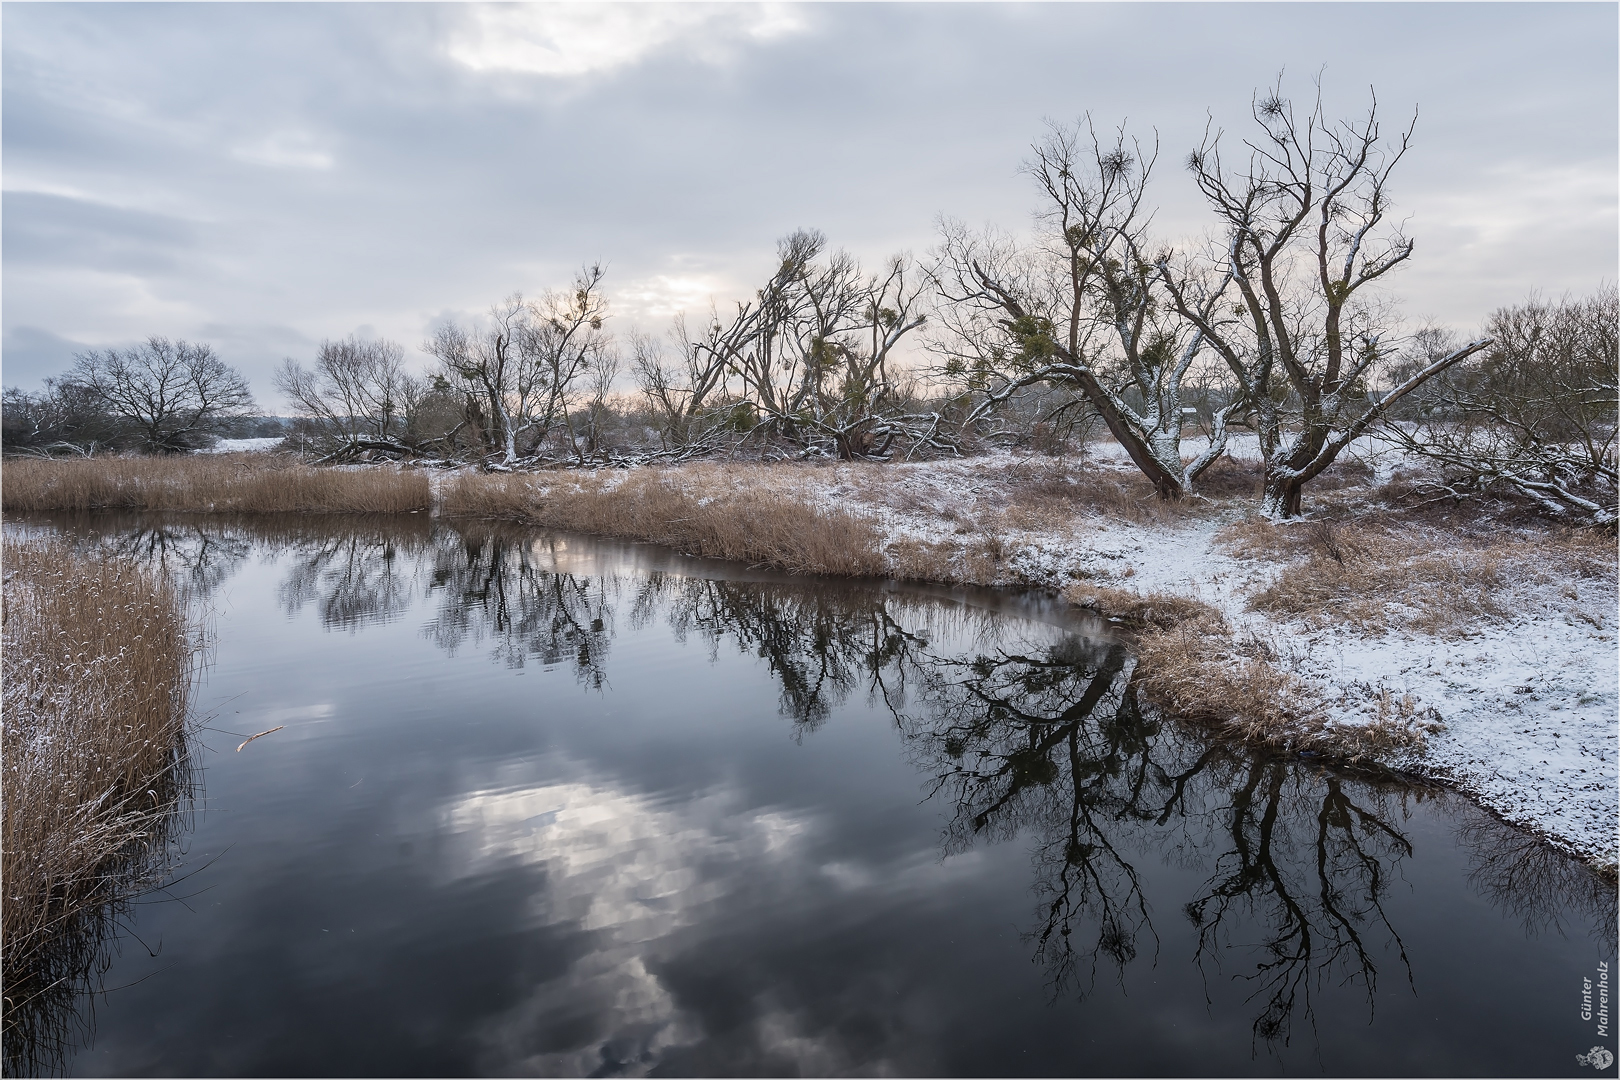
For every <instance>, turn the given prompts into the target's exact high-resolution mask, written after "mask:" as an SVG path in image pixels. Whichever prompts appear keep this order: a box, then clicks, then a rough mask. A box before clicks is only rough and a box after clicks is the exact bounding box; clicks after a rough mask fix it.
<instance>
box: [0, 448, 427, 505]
mask: <svg viewBox="0 0 1620 1080" xmlns="http://www.w3.org/2000/svg"><path fill="white" fill-rule="evenodd" d="M3 498H4V505H5V509H6V510H8V511H13V512H15V511H21V510H100V509H118V510H187V511H197V512H204V513H254V514H259V513H286V512H293V513H305V514H309V513H354V514H388V513H404V512H408V511H411V510H425V509H427V508H428V505H429V502H430V499H431V492H430V486H429V484H428V479H427V477H426V476H425V475H423V474H422V473H420V472H406V471H402V470H399V469H391V468H365V469H317V468H313V467H311V466H308V465H301V464H297V463H294V462H291V461H288V460H284V459H279V458H277V459H271V461H270V462H269V463H268V464H267V463H266V461H265V460H264V459H263V455H255V456H251V457H250V456H248V455H235V454H218V455H212V454H211V455H205V456H195V457H145V458H90V459H87V460H74V461H31V460H27V459H23V458H11V459H8V460H7V461H6V484H5V491H4V496H3Z"/></svg>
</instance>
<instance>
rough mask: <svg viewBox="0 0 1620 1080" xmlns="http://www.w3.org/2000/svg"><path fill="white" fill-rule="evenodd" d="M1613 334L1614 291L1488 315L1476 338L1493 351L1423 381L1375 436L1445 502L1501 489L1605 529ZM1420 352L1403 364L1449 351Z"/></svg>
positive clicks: (1611, 508) (1438, 345) (1612, 484)
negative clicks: (1405, 410)
mask: <svg viewBox="0 0 1620 1080" xmlns="http://www.w3.org/2000/svg"><path fill="white" fill-rule="evenodd" d="M1617 328H1620V296H1617V293H1616V290H1615V289H1614V287H1613V286H1610V287H1608V288H1606V289H1603V290H1601V291H1600V292H1599V293H1598V294H1597V295H1595V296H1592V297H1589V298H1587V299H1584V300H1565V301H1563V302H1561V303H1548V302H1546V301H1542V300H1535V299H1532V300H1530V301H1529V302H1528V303H1524V304H1520V305H1518V306H1516V307H1511V308H1504V309H1503V310H1500V311H1497V312H1496V313H1494V314H1493V315H1492V316H1491V318H1490V322H1489V324H1488V329H1487V333H1488V334H1489V335H1490V337H1491V339H1492V340H1493V341H1494V342H1495V345H1494V346H1493V347H1492V348H1491V349H1490V350H1488V351H1487V352H1484V353H1482V354H1480V356H1479V357H1478V358H1477V359H1476V360H1474V361H1471V362H1469V363H1467V364H1461V365H1458V366H1457V367H1455V368H1453V369H1451V370H1450V371H1448V372H1446V373H1445V374H1444V375H1442V376H1440V377H1439V378H1437V379H1435V380H1433V382H1432V383H1431V384H1430V385H1429V386H1426V387H1425V388H1424V391H1423V392H1422V393H1421V394H1420V395H1417V402H1416V407H1415V408H1414V409H1412V410H1411V413H1412V414H1413V417H1412V419H1411V420H1409V421H1408V422H1407V423H1397V422H1390V423H1386V424H1384V425H1383V426H1382V427H1381V431H1382V433H1383V434H1384V435H1385V436H1386V437H1389V438H1392V439H1394V440H1396V441H1397V442H1399V443H1401V444H1403V445H1404V446H1405V447H1406V448H1407V449H1408V450H1409V451H1411V452H1413V453H1416V454H1418V455H1421V456H1422V457H1423V458H1426V459H1427V460H1428V461H1430V462H1431V463H1432V464H1433V465H1434V466H1435V470H1436V479H1435V482H1434V484H1435V486H1437V487H1438V488H1439V489H1440V491H1441V492H1443V493H1445V494H1448V495H1451V496H1455V497H1458V498H1462V497H1466V496H1471V495H1477V494H1480V493H1483V492H1486V491H1489V490H1491V489H1493V488H1504V487H1505V488H1507V489H1508V490H1511V491H1514V492H1517V493H1518V494H1520V495H1523V496H1526V497H1528V498H1529V499H1531V500H1533V501H1534V502H1535V503H1536V504H1537V505H1538V506H1540V507H1541V508H1542V509H1543V510H1544V511H1546V512H1547V513H1549V514H1552V515H1553V516H1555V517H1558V518H1560V519H1562V520H1565V521H1569V522H1572V523H1577V524H1584V525H1595V526H1600V527H1603V528H1608V529H1613V528H1615V526H1616V522H1617V520H1620V497H1617V493H1616V488H1617V483H1616V479H1617V478H1616V460H1615V459H1616V445H1615V410H1616V407H1617V406H1620V394H1617V392H1616V385H1617V383H1620V379H1617V367H1620V356H1617V353H1620V350H1617V343H1616V333H1617ZM1426 344H1427V345H1428V348H1427V349H1425V350H1424V351H1423V352H1422V353H1420V354H1419V356H1418V358H1417V359H1416V360H1415V361H1414V365H1415V364H1421V363H1423V362H1424V361H1426V360H1431V359H1432V357H1434V356H1435V355H1437V354H1446V353H1448V352H1450V351H1451V349H1450V344H1449V342H1448V341H1447V340H1445V339H1444V338H1438V339H1436V338H1433V337H1431V338H1430V339H1429V340H1428V341H1427V342H1426Z"/></svg>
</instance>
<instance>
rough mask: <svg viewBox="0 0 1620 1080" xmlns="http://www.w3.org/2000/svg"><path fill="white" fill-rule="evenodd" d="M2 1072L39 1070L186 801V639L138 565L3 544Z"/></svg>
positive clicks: (180, 609)
mask: <svg viewBox="0 0 1620 1080" xmlns="http://www.w3.org/2000/svg"><path fill="white" fill-rule="evenodd" d="M4 562H5V583H4V603H5V607H4V612H3V616H0V636H3V640H4V648H3V652H0V663H3V670H4V678H5V684H4V689H3V706H4V728H3V743H4V777H5V788H4V818H3V823H0V875H3V882H4V890H5V902H4V905H3V932H4V945H3V950H0V953H3V981H4V985H5V1041H6V1052H5V1056H6V1065H7V1069H8V1071H10V1072H16V1071H18V1070H19V1069H23V1070H25V1071H28V1070H31V1069H32V1068H35V1067H39V1066H41V1065H48V1064H49V1062H50V1059H51V1058H52V1052H51V1047H52V1045H53V1044H54V1045H56V1046H57V1047H58V1048H59V1047H60V1045H61V1043H62V1040H63V1038H64V1032H65V1030H66V1028H67V1025H68V1024H69V1023H70V1018H71V1016H72V1007H73V1004H74V1001H73V997H74V995H75V993H76V992H77V991H78V990H79V989H81V988H82V987H83V986H84V984H85V981H86V980H87V979H88V978H89V977H90V976H91V975H92V974H93V973H94V971H95V970H96V968H97V965H98V964H104V963H105V962H106V961H105V955H106V954H105V951H104V949H103V947H102V946H103V944H104V941H105V938H106V937H107V936H108V934H109V932H110V930H109V926H110V919H111V917H113V916H114V915H115V913H116V911H117V909H118V906H119V905H120V904H121V903H122V902H123V901H124V900H125V899H126V898H127V896H128V895H129V894H130V892H131V891H132V890H134V889H139V888H140V887H142V886H143V885H145V884H149V883H150V881H151V880H152V879H153V877H154V876H155V875H157V874H159V873H161V872H162V870H163V869H164V867H165V864H166V860H167V855H168V850H169V840H170V839H171V837H172V835H173V830H174V829H175V828H176V822H177V814H178V813H179V811H180V808H181V807H182V806H184V805H185V804H186V803H187V800H188V799H189V795H190V779H191V777H190V765H189V757H188V754H187V749H186V740H187V705H188V696H189V693H190V689H191V686H192V677H193V675H194V673H195V665H194V659H195V657H196V644H195V643H196V637H195V634H194V633H193V632H192V628H191V627H190V626H189V625H188V623H187V620H186V616H185V614H184V606H183V601H182V598H181V597H180V596H179V595H178V594H177V592H176V590H175V588H174V587H173V586H172V585H171V584H170V583H169V582H168V581H167V580H166V579H164V578H161V577H158V576H155V575H153V574H152V573H150V572H148V571H146V570H144V569H142V568H140V567H138V566H137V565H136V564H135V563H134V562H132V561H129V560H125V559H120V558H116V557H115V558H108V557H105V556H97V557H86V556H81V555H77V554H75V553H74V552H73V550H72V549H71V548H70V547H68V546H67V545H66V544H63V543H61V542H60V541H53V540H25V541H15V540H11V539H9V538H8V539H7V540H6V541H5V545H4Z"/></svg>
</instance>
